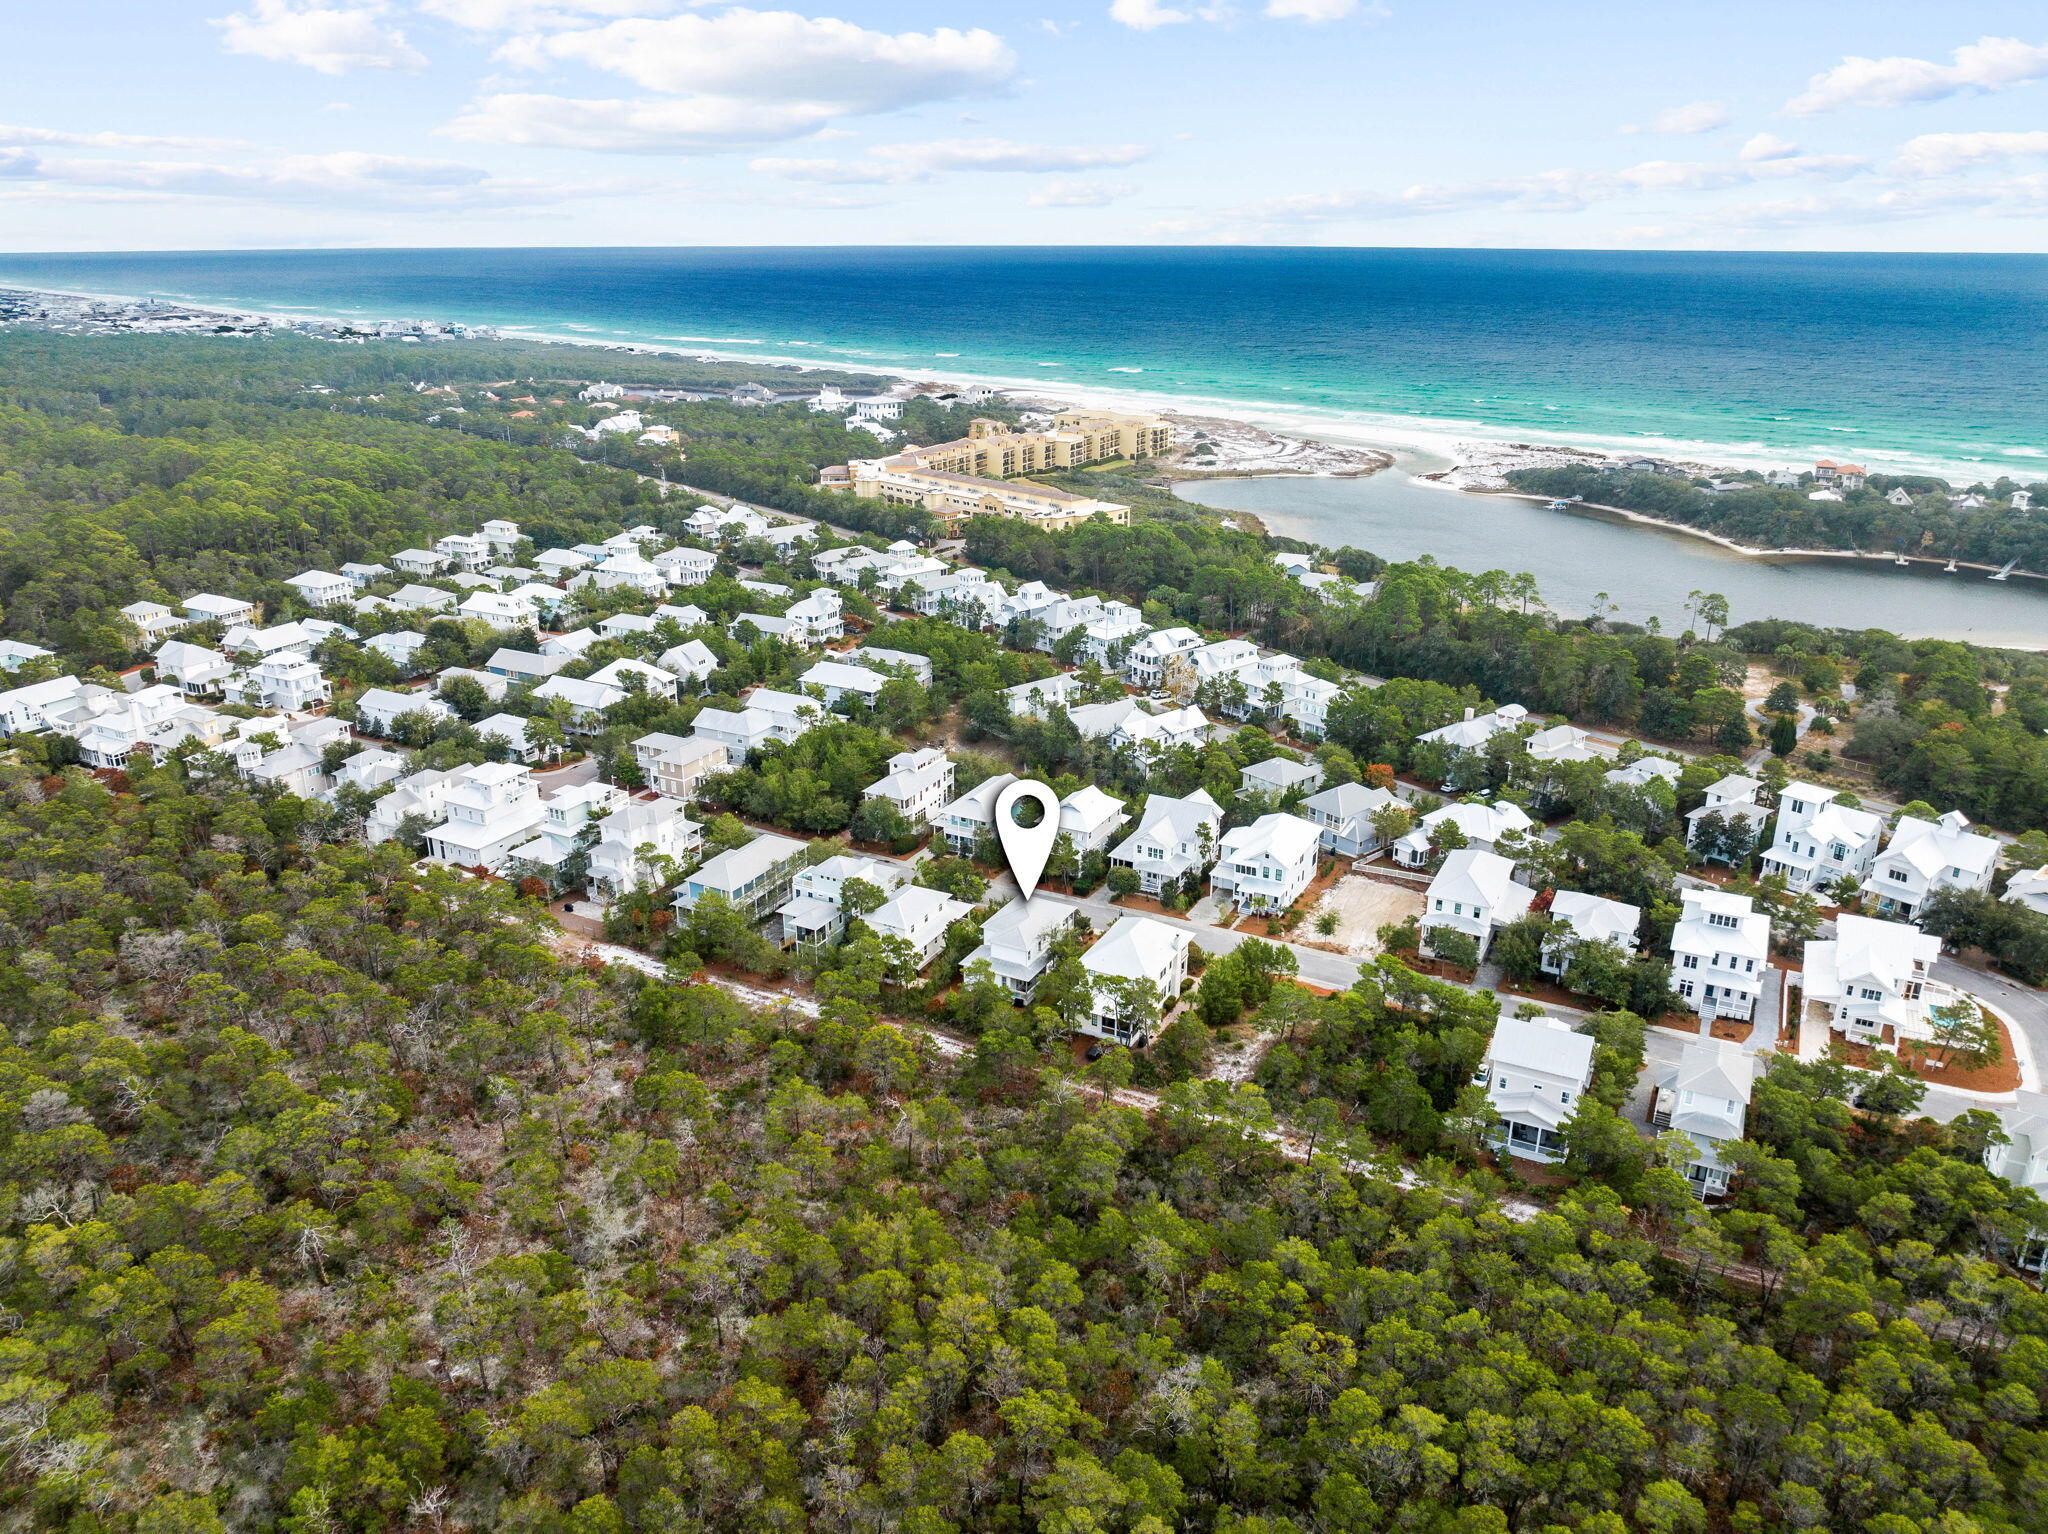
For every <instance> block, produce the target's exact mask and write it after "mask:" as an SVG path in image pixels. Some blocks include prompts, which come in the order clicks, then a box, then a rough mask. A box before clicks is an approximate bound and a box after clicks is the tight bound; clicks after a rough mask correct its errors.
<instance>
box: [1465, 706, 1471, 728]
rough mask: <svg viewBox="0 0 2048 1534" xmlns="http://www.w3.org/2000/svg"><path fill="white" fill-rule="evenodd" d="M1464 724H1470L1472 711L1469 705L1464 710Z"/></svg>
mask: <svg viewBox="0 0 2048 1534" xmlns="http://www.w3.org/2000/svg"><path fill="white" fill-rule="evenodd" d="M1465 722H1466V723H1467V724H1470V723H1471V722H1472V709H1471V707H1470V706H1469V705H1468V706H1467V707H1466V709H1465Z"/></svg>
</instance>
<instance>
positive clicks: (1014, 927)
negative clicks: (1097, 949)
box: [961, 897, 1088, 1006]
mask: <svg viewBox="0 0 2048 1534" xmlns="http://www.w3.org/2000/svg"><path fill="white" fill-rule="evenodd" d="M1075 927H1079V928H1081V929H1083V930H1084V931H1085V930H1086V929H1087V927H1088V918H1087V916H1086V915H1085V914H1084V913H1082V912H1081V911H1079V910H1077V909H1075V908H1074V907H1073V906H1069V905H1060V904H1057V903H1055V902H1054V901H1051V900H1047V899H1044V898H1042V897H1033V898H1031V899H1029V900H1012V901H1011V902H1010V903H1009V904H1008V905H1006V906H1004V907H1003V908H1002V909H1001V910H1000V911H997V912H996V913H995V915H993V916H991V917H990V918H989V919H988V921H987V922H986V923H984V924H983V926H982V929H981V946H980V947H979V948H977V949H975V950H974V952H972V953H970V954H969V955H968V956H967V959H966V962H965V963H964V964H962V965H961V972H962V973H963V974H964V973H965V972H966V971H968V970H970V969H972V968H973V967H974V966H975V965H976V964H986V965H987V966H988V967H989V968H990V969H991V970H992V971H994V973H995V977H996V979H997V980H999V981H1001V982H1002V983H1003V984H1004V985H1005V986H1006V987H1008V988H1009V992H1010V997H1011V999H1012V1000H1013V1001H1015V1002H1016V1003H1017V1004H1018V1005H1019V1006H1029V1005H1030V1004H1031V1001H1032V999H1033V998H1034V997H1035V996H1036V995H1037V994H1038V982H1039V981H1040V980H1041V979H1043V978H1044V976H1045V972H1046V971H1047V970H1048V969H1050V968H1051V967H1052V945H1053V940H1054V939H1055V938H1057V937H1058V936H1059V935H1060V934H1061V933H1063V932H1066V931H1068V930H1070V929H1072V928H1075Z"/></svg>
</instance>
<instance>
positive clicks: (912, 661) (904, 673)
mask: <svg viewBox="0 0 2048 1534" xmlns="http://www.w3.org/2000/svg"><path fill="white" fill-rule="evenodd" d="M846 658H847V660H849V661H851V662H852V663H853V664H855V665H857V666H866V667H867V668H868V669H869V670H878V671H882V672H884V673H886V674H888V675H890V676H900V677H905V678H907V679H909V680H910V681H913V682H915V683H917V685H918V686H920V687H929V686H931V685H932V658H931V657H930V656H929V655H919V654H918V653H917V652H916V651H914V650H891V649H887V648H885V647H884V646H881V645H872V644H865V645H862V646H861V647H860V648H859V649H858V650H855V651H854V652H853V653H852V654H851V655H849V656H847V657H846Z"/></svg>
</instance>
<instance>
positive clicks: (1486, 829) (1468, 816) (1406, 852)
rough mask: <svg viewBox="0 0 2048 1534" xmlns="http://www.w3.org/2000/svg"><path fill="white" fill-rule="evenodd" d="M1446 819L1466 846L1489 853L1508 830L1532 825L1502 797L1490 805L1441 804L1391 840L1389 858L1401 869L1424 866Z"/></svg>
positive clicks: (1526, 815)
mask: <svg viewBox="0 0 2048 1534" xmlns="http://www.w3.org/2000/svg"><path fill="white" fill-rule="evenodd" d="M1446 822H1448V823H1449V824H1451V825H1454V826H1456V827H1457V828H1458V830H1459V831H1460V832H1461V833H1462V834H1463V836H1464V838H1465V845H1466V846H1467V847H1475V848H1478V849H1479V850H1480V851H1482V852H1491V851H1492V850H1493V848H1494V844H1495V843H1496V842H1498V841H1499V840H1500V839H1501V838H1502V837H1504V836H1507V835H1509V834H1510V833H1511V832H1516V831H1527V830H1528V829H1529V828H1530V827H1532V826H1534V825H1535V824H1536V822H1535V821H1533V820H1531V819H1530V818H1529V812H1528V811H1527V810H1525V809H1523V808H1522V807H1521V806H1520V805H1519V804H1515V803H1512V802H1510V801H1509V800H1506V799H1501V800H1497V801H1495V802H1494V803H1492V804H1445V805H1440V806H1438V807H1437V808H1436V809H1433V810H1431V811H1430V812H1429V813H1428V814H1427V815H1425V816H1423V817H1422V819H1421V820H1419V821H1417V822H1416V823H1415V826H1414V828H1413V829H1412V830H1410V831H1409V832H1408V833H1407V834H1406V835H1404V836H1401V837H1400V838H1398V839H1397V840H1396V841H1395V842H1394V846H1393V858H1394V861H1395V862H1396V863H1398V864H1399V865H1400V866H1401V867H1403V868H1427V867H1428V866H1429V857H1430V846H1431V841H1432V838H1433V836H1434V834H1435V832H1436V828H1437V827H1438V826H1440V825H1443V824H1445V823H1446Z"/></svg>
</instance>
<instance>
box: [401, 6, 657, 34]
mask: <svg viewBox="0 0 2048 1534" xmlns="http://www.w3.org/2000/svg"><path fill="white" fill-rule="evenodd" d="M686 3H694V0H419V7H420V9H421V10H422V11H424V12H426V14H428V15H429V16H438V17H439V18H440V19H441V20H443V21H452V22H454V23H455V24H456V25H457V26H459V27H467V28H469V29H470V30H471V31H473V32H510V31H513V30H515V29H519V28H533V29H538V28H543V27H545V28H553V27H566V26H575V25H578V24H580V23H583V22H587V21H589V20H590V19H591V18H592V17H594V16H610V17H621V18H623V17H631V16H665V15H667V14H668V13H669V12H671V11H676V10H680V9H682V7H683V5H684V4H686Z"/></svg>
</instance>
